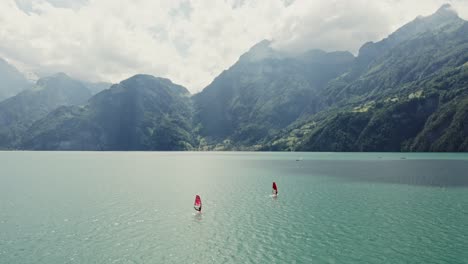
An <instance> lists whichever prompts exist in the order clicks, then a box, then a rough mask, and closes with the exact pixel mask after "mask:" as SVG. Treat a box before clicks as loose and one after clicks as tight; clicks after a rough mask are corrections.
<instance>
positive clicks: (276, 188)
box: [272, 182, 278, 195]
mask: <svg viewBox="0 0 468 264" xmlns="http://www.w3.org/2000/svg"><path fill="white" fill-rule="evenodd" d="M272 192H273V195H278V187H276V182H273V190H272Z"/></svg>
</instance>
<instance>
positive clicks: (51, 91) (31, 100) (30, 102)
mask: <svg viewBox="0 0 468 264" xmlns="http://www.w3.org/2000/svg"><path fill="white" fill-rule="evenodd" d="M90 97H91V92H90V91H89V90H88V89H87V88H86V87H85V86H84V85H83V84H82V83H81V82H79V81H76V80H73V79H71V78H70V77H68V76H67V75H65V74H63V73H59V74H55V75H53V76H50V77H46V78H42V79H39V80H38V81H37V82H36V84H35V86H34V87H33V88H31V89H28V90H25V91H23V92H20V93H19V94H17V95H15V96H13V97H10V98H8V99H6V100H4V101H2V102H0V148H11V147H14V146H15V145H16V144H17V143H18V140H19V138H20V136H21V134H22V133H23V132H24V131H25V130H26V129H27V128H28V127H29V126H30V125H32V123H34V122H35V121H36V120H38V119H40V118H43V117H45V116H46V115H47V114H48V113H49V112H50V111H52V110H54V109H56V108H57V107H59V106H63V105H80V104H84V103H85V102H86V101H87V100H88V99H89V98H90Z"/></svg>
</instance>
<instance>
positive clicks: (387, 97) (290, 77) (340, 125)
mask: <svg viewBox="0 0 468 264" xmlns="http://www.w3.org/2000/svg"><path fill="white" fill-rule="evenodd" d="M0 66H2V64H1V61H0ZM4 69H7V70H4ZM181 70H183V69H181ZM5 73H6V74H5ZM18 74H19V73H18V72H17V71H15V70H12V69H11V67H7V66H2V67H0V77H2V78H3V76H4V75H5V76H7V77H5V80H8V82H3V79H2V84H1V86H0V95H1V94H2V93H3V94H5V97H6V96H11V95H12V94H15V93H18V92H19V91H22V90H24V89H26V90H25V91H23V92H20V93H19V94H17V95H16V96H13V97H10V98H8V99H6V100H4V101H2V102H0V148H4V149H34V150H283V151H286V150H287V151H290V150H304V151H468V22H466V21H464V20H462V19H461V18H459V17H458V16H457V14H456V13H455V12H454V11H453V10H452V9H451V7H450V6H448V5H444V6H442V7H441V8H440V9H439V10H438V11H437V12H436V13H435V14H433V15H431V16H428V17H418V18H416V19H415V20H414V21H412V22H410V23H408V24H407V25H405V26H403V27H402V28H400V29H399V30H397V31H396V32H394V33H393V34H391V35H390V36H389V37H388V38H386V39H383V40H382V41H379V42H376V43H372V42H370V43H366V44H364V45H363V46H362V47H361V49H360V51H359V54H358V56H357V57H355V56H353V55H352V54H351V53H349V52H324V51H321V50H310V51H307V52H304V53H301V54H294V55H291V54H285V53H282V52H279V51H276V50H274V49H273V48H271V43H270V42H269V41H262V42H260V43H258V44H257V45H255V46H254V47H252V48H251V49H250V50H249V51H248V52H246V53H245V54H244V55H242V56H241V57H240V58H239V60H238V61H237V62H236V63H235V64H234V65H233V66H231V67H230V68H229V69H227V70H225V71H224V72H222V73H221V74H220V75H219V76H218V77H216V78H215V80H213V82H212V83H211V84H210V85H208V86H207V87H206V88H205V89H204V90H203V91H202V92H200V93H198V94H195V95H193V96H191V95H190V94H189V92H188V91H187V89H185V88H184V87H182V86H180V85H177V84H174V83H172V82H171V81H170V80H168V79H163V78H156V77H153V76H149V75H136V76H134V77H131V78H129V79H127V80H124V81H122V82H121V83H119V84H115V85H113V86H112V87H111V88H110V89H107V90H104V91H101V92H99V93H97V94H96V95H94V96H92V92H91V89H93V88H92V87H95V88H96V87H100V86H99V85H97V84H92V85H91V84H86V83H83V82H79V81H75V80H72V79H71V78H69V77H68V76H66V75H64V74H58V75H54V76H52V77H49V78H45V79H41V80H39V81H38V82H37V83H36V85H35V86H34V88H29V89H28V87H27V85H26V86H22V85H25V84H26V83H27V82H25V78H21V75H20V74H19V75H18ZM8 78H9V79H8ZM10 80H11V81H10ZM105 86H106V85H105V84H103V86H102V87H101V88H105ZM101 88H96V89H97V90H100V89H101Z"/></svg>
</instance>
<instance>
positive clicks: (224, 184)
mask: <svg viewBox="0 0 468 264" xmlns="http://www.w3.org/2000/svg"><path fill="white" fill-rule="evenodd" d="M272 181H276V182H277V183H278V189H279V196H278V197H277V198H273V197H271V196H270V193H271V183H272ZM195 194H200V195H201V197H202V200H203V213H202V214H196V213H195V212H194V210H193V208H192V205H193V200H194V196H195ZM0 263H2V264H3V263H8V264H10V263H47V264H54V263H392V264H393V263H468V155H467V154H397V153H387V154H383V153H364V154H357V153H347V154H344V153H158V152H155V153H143V152H130V153H112V152H106V153H97V152H0Z"/></svg>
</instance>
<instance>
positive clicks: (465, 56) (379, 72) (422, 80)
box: [265, 5, 468, 151]
mask: <svg viewBox="0 0 468 264" xmlns="http://www.w3.org/2000/svg"><path fill="white" fill-rule="evenodd" d="M467 62H468V22H466V21H464V20H462V19H460V18H459V17H458V16H457V14H456V13H455V12H454V11H453V10H452V9H451V7H450V6H448V5H444V6H442V7H441V8H440V9H439V10H438V11H437V12H436V13H435V14H433V15H431V16H428V17H419V18H417V19H416V20H414V21H412V22H410V23H409V24H407V25H405V26H403V27H402V28H401V29H399V30H398V31H396V32H395V33H394V34H392V35H390V36H389V37H388V38H386V39H384V40H382V41H380V42H377V43H371V44H365V45H364V46H363V47H362V48H361V50H360V53H359V56H358V57H357V58H356V60H355V63H354V64H353V67H351V69H350V70H349V71H348V72H347V73H345V74H343V75H342V76H340V77H339V78H337V79H335V80H333V81H331V82H330V83H329V85H328V86H327V87H326V88H325V90H324V92H323V93H322V94H321V96H322V98H323V100H324V101H326V102H327V104H328V108H326V110H325V111H324V112H322V113H319V114H317V115H314V116H310V117H309V120H308V121H306V122H303V123H298V124H295V126H294V127H293V128H290V129H288V130H286V131H283V132H282V134H281V135H280V136H277V137H274V138H272V139H271V141H270V142H269V144H268V147H266V148H265V149H271V150H275V149H278V150H286V149H293V150H303V151H468V142H467V140H466V138H468V114H467V111H468V109H467V108H466V107H467V99H468V73H467V72H468V69H467V65H468V64H467Z"/></svg>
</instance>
